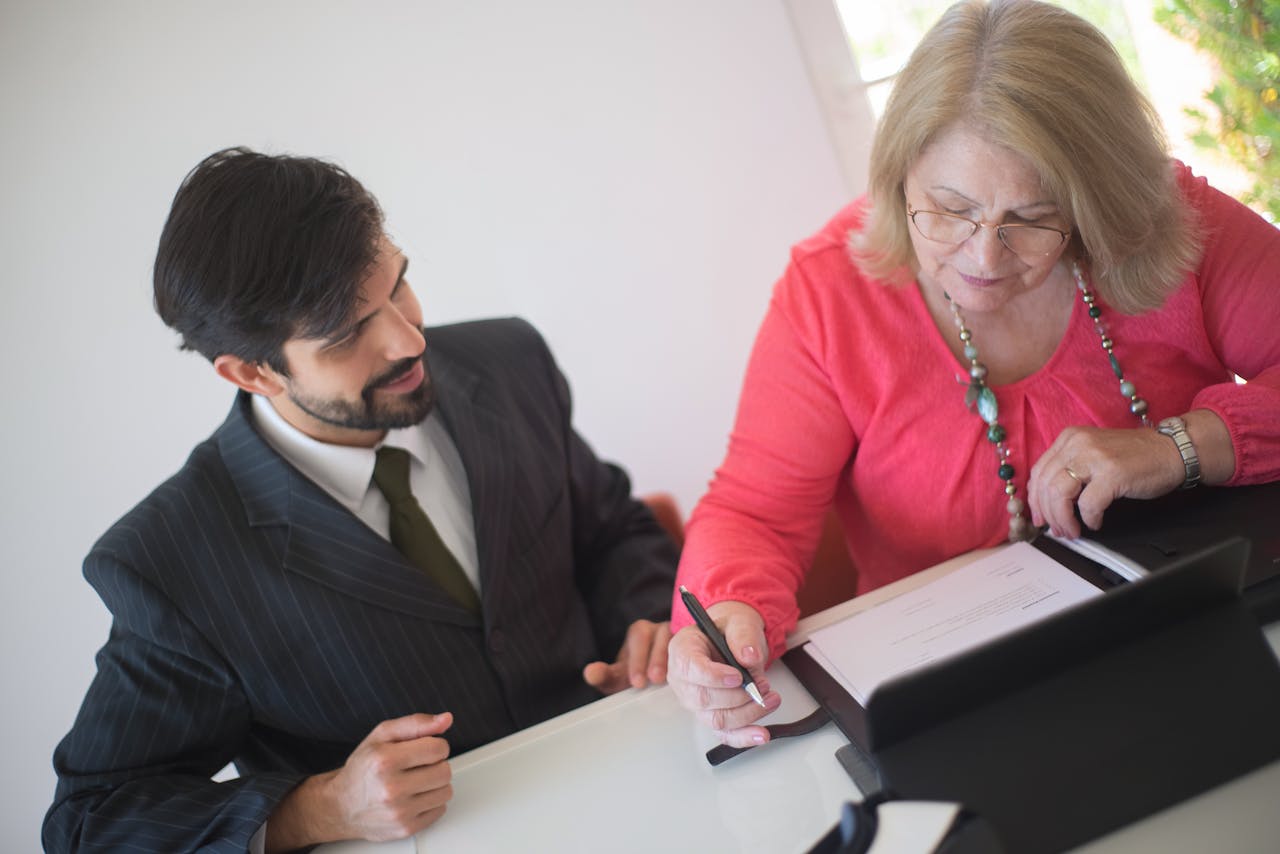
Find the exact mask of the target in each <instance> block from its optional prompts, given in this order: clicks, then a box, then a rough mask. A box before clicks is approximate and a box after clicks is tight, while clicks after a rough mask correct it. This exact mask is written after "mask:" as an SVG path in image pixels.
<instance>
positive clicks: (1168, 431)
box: [1156, 415, 1200, 489]
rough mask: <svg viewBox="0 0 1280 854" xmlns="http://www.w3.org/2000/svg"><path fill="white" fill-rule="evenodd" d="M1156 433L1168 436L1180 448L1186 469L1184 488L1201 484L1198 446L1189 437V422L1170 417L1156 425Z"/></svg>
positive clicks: (1179, 451)
mask: <svg viewBox="0 0 1280 854" xmlns="http://www.w3.org/2000/svg"><path fill="white" fill-rule="evenodd" d="M1156 431H1157V432H1160V433H1163V434H1164V435H1166V436H1168V437H1169V438H1170V439H1172V440H1173V443H1174V444H1175V445H1177V446H1178V453H1179V454H1181V455H1182V465H1183V466H1184V467H1185V468H1186V477H1185V478H1184V479H1183V481H1182V488H1183V489H1190V488H1191V487H1193V486H1195V485H1196V484H1197V483H1199V482H1200V456H1199V455H1198V454H1197V453H1196V446H1195V445H1193V444H1191V437H1190V436H1188V435H1187V422H1185V421H1183V420H1182V419H1181V418H1179V417H1177V416H1176V415H1174V416H1170V417H1169V418H1166V419H1164V420H1163V421H1161V422H1160V423H1159V424H1158V425H1156Z"/></svg>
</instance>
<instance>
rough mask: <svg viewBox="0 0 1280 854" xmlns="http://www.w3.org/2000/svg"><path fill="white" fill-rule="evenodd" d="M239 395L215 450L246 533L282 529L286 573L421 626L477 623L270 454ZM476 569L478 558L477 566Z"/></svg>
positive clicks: (246, 400) (246, 398) (245, 401)
mask: <svg viewBox="0 0 1280 854" xmlns="http://www.w3.org/2000/svg"><path fill="white" fill-rule="evenodd" d="M249 402H250V400H249V396H248V395H247V394H245V393H244V392H241V393H240V394H239V395H238V396H237V398H236V403H235V405H234V406H233V407H232V410H231V414H230V415H228V417H227V420H226V422H224V423H223V425H222V427H221V428H219V430H218V434H217V440H218V447H219V450H220V452H221V454H222V458H223V461H224V462H225V464H226V466H227V470H228V472H229V473H230V475H231V478H232V481H233V482H234V484H235V487H236V490H237V491H238V492H239V495H240V500H241V502H242V503H243V505H244V507H245V512H246V514H247V515H248V519H249V524H250V525H252V526H254V527H261V526H272V525H280V526H286V527H287V528H288V538H287V541H286V545H285V553H284V554H283V555H282V563H283V565H284V568H285V570H286V571H289V572H295V573H297V574H299V575H302V576H305V577H306V578H309V579H311V580H312V581H314V582H316V583H319V584H323V585H325V586H327V587H330V588H332V589H334V590H337V591H339V592H341V593H343V594H345V595H347V596H351V597H354V598H356V599H359V600H361V601H364V602H367V603H369V604H371V605H376V606H378V607H380V608H387V609H390V610H393V611H398V612H401V613H405V614H410V615H413V616H417V617H422V618H425V619H429V620H436V621H441V622H448V623H456V624H459V625H477V624H478V621H477V619H476V618H475V617H473V616H472V615H471V614H469V613H468V612H467V611H466V610H465V609H463V608H462V607H460V606H459V605H458V604H457V603H456V602H455V601H454V600H453V599H452V598H451V597H450V596H449V595H448V594H447V593H445V592H444V591H443V590H442V589H440V587H438V586H437V585H436V584H434V583H433V582H431V581H430V579H428V578H427V577H426V576H425V575H424V574H423V573H422V572H421V571H420V570H419V569H417V568H416V567H414V566H412V565H411V564H410V563H409V562H408V561H407V560H405V558H404V556H403V555H401V554H400V552H399V551H398V550H397V549H396V548H395V547H394V546H392V545H391V544H390V543H389V542H387V541H386V540H384V539H383V538H382V537H380V536H378V534H376V533H375V532H374V531H373V530H371V529H370V528H369V527H368V526H367V525H365V524H364V523H363V522H361V521H360V520H359V519H358V518H356V517H355V516H354V515H353V514H352V513H351V512H350V511H349V510H347V509H346V508H345V507H343V506H342V505H341V504H339V503H338V502H337V501H335V500H334V499H333V498H332V497H330V496H329V494H328V493H326V492H325V491H324V490H323V489H321V488H320V487H318V486H316V485H315V484H314V483H312V482H311V480H310V479H309V478H307V477H306V476H305V475H303V474H302V473H301V472H299V471H298V470H297V469H295V468H294V467H293V466H292V465H290V464H289V463H288V462H287V461H286V460H285V459H284V458H282V457H281V456H280V455H279V454H277V453H276V452H275V451H274V450H273V449H272V448H271V447H270V446H269V445H268V444H267V443H266V442H265V441H263V439H262V437H261V436H259V435H258V432H257V431H256V430H255V429H254V428H253V426H252V423H251V421H250V416H249V411H250V407H249ZM482 563H483V560H482Z"/></svg>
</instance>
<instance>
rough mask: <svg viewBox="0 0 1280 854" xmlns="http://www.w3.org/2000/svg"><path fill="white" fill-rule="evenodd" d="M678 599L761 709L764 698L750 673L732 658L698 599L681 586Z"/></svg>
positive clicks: (731, 653)
mask: <svg viewBox="0 0 1280 854" xmlns="http://www.w3.org/2000/svg"><path fill="white" fill-rule="evenodd" d="M680 598H681V599H683V600H684V606H685V608H687V609H688V610H689V615H690V616H691V617H693V621H694V622H695V623H697V624H698V628H699V629H701V630H702V633H703V634H704V635H706V636H707V639H708V640H710V641H711V644H712V646H714V647H715V648H716V652H718V653H720V657H721V658H723V659H724V660H725V663H727V664H728V665H730V666H731V667H736V668H737V669H738V672H739V673H741V674H742V688H743V690H744V691H746V692H747V694H748V695H749V696H750V697H751V699H753V700H755V701H756V702H757V703H759V704H760V707H761V708H764V697H761V696H760V689H759V688H757V687H756V683H755V680H754V679H752V678H751V671H749V670H747V668H745V667H743V666H742V665H741V664H739V663H738V659H736V658H734V655H733V652H732V651H731V650H730V649H729V643H728V641H726V640H725V639H724V635H722V634H720V630H719V629H718V628H716V624H715V623H714V622H713V621H712V619H711V615H710V614H708V613H707V609H706V608H703V607H702V603H701V602H699V601H698V597H696V596H694V595H693V594H692V593H690V592H689V590H688V588H686V587H685V586H684V585H683V584H681V585H680Z"/></svg>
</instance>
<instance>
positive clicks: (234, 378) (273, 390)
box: [213, 353, 284, 397]
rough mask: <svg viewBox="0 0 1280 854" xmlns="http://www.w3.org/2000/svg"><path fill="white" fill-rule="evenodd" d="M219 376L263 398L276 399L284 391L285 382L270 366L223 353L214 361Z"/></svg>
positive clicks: (214, 367)
mask: <svg viewBox="0 0 1280 854" xmlns="http://www.w3.org/2000/svg"><path fill="white" fill-rule="evenodd" d="M213 369H214V370H215V371H217V373H218V376H220V377H222V378H223V379H224V380H226V381H227V382H229V383H231V384H232V385H234V386H237V387H239V388H242V389H244V390H245V391H247V392H250V393H252V394H260V395H262V396H263V397H275V396H276V395H277V394H279V393H280V392H282V391H283V390H284V382H283V381H282V380H281V377H280V375H279V374H277V373H276V372H275V371H274V370H272V369H271V367H270V366H269V365H265V364H263V363H261V362H246V361H245V360H244V359H241V358H240V357H239V356H233V355H231V354H230V353H223V354H222V355H221V356H218V357H217V358H216V359H214V360H213Z"/></svg>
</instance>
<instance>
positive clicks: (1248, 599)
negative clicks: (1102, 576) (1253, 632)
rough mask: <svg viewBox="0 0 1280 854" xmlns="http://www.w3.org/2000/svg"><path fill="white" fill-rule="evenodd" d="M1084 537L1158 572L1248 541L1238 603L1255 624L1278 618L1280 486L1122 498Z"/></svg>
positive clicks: (1086, 530)
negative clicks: (1220, 545) (1230, 541)
mask: <svg viewBox="0 0 1280 854" xmlns="http://www.w3.org/2000/svg"><path fill="white" fill-rule="evenodd" d="M1084 536H1086V537H1088V538H1089V539H1091V540H1095V541H1097V542H1099V543H1101V544H1102V545H1104V546H1106V547H1107V548H1109V549H1111V550H1113V551H1116V552H1119V553H1120V554H1122V555H1124V556H1125V557H1127V558H1130V559H1132V560H1133V561H1135V562H1137V563H1138V564H1139V565H1140V566H1143V567H1145V568H1146V569H1149V570H1152V571H1158V570H1160V569H1162V568H1164V567H1166V566H1169V565H1170V564H1172V563H1175V562H1177V561H1179V560H1181V559H1182V558H1184V557H1186V556H1187V555H1189V554H1191V553H1193V552H1195V551H1198V550H1200V549H1202V548H1204V546H1205V545H1207V544H1209V543H1216V542H1220V541H1222V540H1224V539H1226V538H1227V537H1233V536H1239V537H1243V538H1245V539H1246V540H1248V541H1249V546H1250V549H1249V560H1248V562H1247V564H1246V566H1245V574H1244V596H1243V598H1244V602H1245V604H1246V605H1247V606H1248V607H1249V609H1250V610H1251V611H1253V613H1254V614H1255V615H1256V616H1257V618H1258V621H1259V622H1260V623H1268V622H1271V621H1273V620H1278V619H1280V482H1276V483H1263V484H1256V485H1253V486H1231V487H1214V486H1209V487H1202V488H1199V489H1188V490H1175V491H1174V492H1171V493H1169V494H1168V495H1165V496H1162V497H1160V498H1156V499H1152V500H1150V501H1141V500H1137V499H1132V498H1122V499H1120V500H1118V501H1116V502H1115V503H1113V504H1112V505H1111V506H1110V507H1108V508H1107V512H1106V514H1105V515H1104V516H1103V518H1102V527H1101V528H1100V529H1099V530H1097V531H1090V530H1088V529H1085V530H1084Z"/></svg>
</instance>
